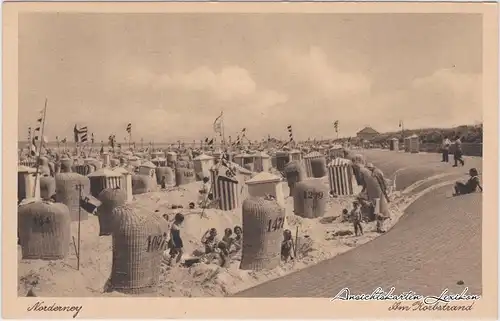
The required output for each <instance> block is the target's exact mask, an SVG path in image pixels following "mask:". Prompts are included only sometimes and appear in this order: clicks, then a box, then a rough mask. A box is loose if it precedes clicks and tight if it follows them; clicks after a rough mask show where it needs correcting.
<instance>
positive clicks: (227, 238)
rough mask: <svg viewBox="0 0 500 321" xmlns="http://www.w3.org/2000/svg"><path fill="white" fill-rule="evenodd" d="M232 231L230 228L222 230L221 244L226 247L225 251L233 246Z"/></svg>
mask: <svg viewBox="0 0 500 321" xmlns="http://www.w3.org/2000/svg"><path fill="white" fill-rule="evenodd" d="M232 235H233V230H232V229H230V228H226V229H225V230H224V236H223V237H222V242H224V243H225V244H226V246H227V249H229V248H230V247H231V245H232V244H233V237H232Z"/></svg>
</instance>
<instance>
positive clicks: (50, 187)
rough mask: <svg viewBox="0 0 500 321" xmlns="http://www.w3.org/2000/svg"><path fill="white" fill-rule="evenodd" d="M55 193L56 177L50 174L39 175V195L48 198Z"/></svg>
mask: <svg viewBox="0 0 500 321" xmlns="http://www.w3.org/2000/svg"><path fill="white" fill-rule="evenodd" d="M55 193H56V179H55V178H54V177H51V176H42V177H40V197H41V198H42V199H49V198H50V197H51V196H52V195H54V194H55Z"/></svg>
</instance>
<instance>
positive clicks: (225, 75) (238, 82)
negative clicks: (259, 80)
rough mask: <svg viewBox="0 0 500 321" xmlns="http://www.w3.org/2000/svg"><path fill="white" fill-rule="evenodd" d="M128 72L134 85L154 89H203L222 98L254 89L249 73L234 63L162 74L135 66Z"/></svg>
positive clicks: (253, 91) (235, 95) (247, 93)
mask: <svg viewBox="0 0 500 321" xmlns="http://www.w3.org/2000/svg"><path fill="white" fill-rule="evenodd" d="M129 75H130V76H129V77H128V79H129V80H130V81H131V83H133V84H134V85H140V86H151V88H154V89H157V90H164V89H174V90H175V89H178V90H179V89H180V90H185V91H191V92H193V91H195V92H196V91H198V92H199V91H204V92H207V93H209V94H212V95H213V96H214V97H215V98H217V99H220V100H223V101H228V100H232V99H235V98H240V97H241V96H248V95H251V94H253V93H255V92H256V88H257V85H256V84H255V82H254V80H253V79H252V77H251V76H250V73H249V72H248V71H247V70H246V69H244V68H241V67H238V66H227V67H224V68H222V69H221V70H220V71H219V72H214V71H213V70H211V69H210V68H208V67H204V66H203V67H199V68H196V69H194V70H192V71H190V72H187V73H180V72H174V73H165V74H154V73H152V72H150V71H146V70H143V69H137V70H134V71H133V72H131V73H130V74H129Z"/></svg>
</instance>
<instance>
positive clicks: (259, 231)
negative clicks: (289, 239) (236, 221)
mask: <svg viewBox="0 0 500 321" xmlns="http://www.w3.org/2000/svg"><path fill="white" fill-rule="evenodd" d="M242 211H243V231H244V233H243V249H242V257H241V264H240V269H243V270H262V269H274V268H275V267H277V266H278V265H279V263H280V250H281V240H282V235H283V225H284V223H285V210H284V209H283V208H282V207H281V206H280V205H279V204H278V203H277V202H276V201H274V200H266V199H264V198H261V197H251V198H248V199H246V200H245V201H243V206H242Z"/></svg>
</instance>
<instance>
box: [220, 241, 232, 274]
mask: <svg viewBox="0 0 500 321" xmlns="http://www.w3.org/2000/svg"><path fill="white" fill-rule="evenodd" d="M217 248H218V249H219V253H218V254H219V261H220V262H219V263H220V266H221V267H223V268H227V267H229V262H230V260H229V251H228V246H227V243H226V242H219V244H217Z"/></svg>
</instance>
